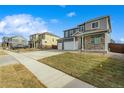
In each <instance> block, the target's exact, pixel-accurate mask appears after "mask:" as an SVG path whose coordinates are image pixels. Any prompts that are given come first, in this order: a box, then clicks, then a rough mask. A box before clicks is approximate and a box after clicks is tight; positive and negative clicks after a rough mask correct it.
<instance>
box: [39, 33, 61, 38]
mask: <svg viewBox="0 0 124 93" xmlns="http://www.w3.org/2000/svg"><path fill="white" fill-rule="evenodd" d="M43 34H47V35H51V36H54V37H58V38H60V37H59V36H57V35H55V34H52V33H50V32H44V33H41V35H43Z"/></svg>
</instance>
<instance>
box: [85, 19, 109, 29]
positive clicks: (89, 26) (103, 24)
mask: <svg viewBox="0 0 124 93" xmlns="http://www.w3.org/2000/svg"><path fill="white" fill-rule="evenodd" d="M97 21H98V26H99V27H98V28H96V29H94V28H92V23H93V22H96V20H95V21H92V22H88V23H85V31H89V30H107V29H108V18H102V19H99V20H97Z"/></svg>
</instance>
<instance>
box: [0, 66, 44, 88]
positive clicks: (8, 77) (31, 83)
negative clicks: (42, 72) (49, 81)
mask: <svg viewBox="0 0 124 93" xmlns="http://www.w3.org/2000/svg"><path fill="white" fill-rule="evenodd" d="M44 87H45V86H44V85H43V84H41V83H40V81H39V80H38V79H37V78H36V77H35V76H34V75H33V74H32V73H31V72H30V71H28V70H27V69H26V68H25V67H24V66H23V65H21V64H14V65H7V66H2V67H0V88H44Z"/></svg>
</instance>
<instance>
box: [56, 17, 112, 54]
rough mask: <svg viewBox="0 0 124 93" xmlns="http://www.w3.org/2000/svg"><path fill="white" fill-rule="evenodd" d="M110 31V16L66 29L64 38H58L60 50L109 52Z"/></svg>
mask: <svg viewBox="0 0 124 93" xmlns="http://www.w3.org/2000/svg"><path fill="white" fill-rule="evenodd" d="M110 33H111V22H110V16H102V17H98V18H95V19H92V20H89V21H86V22H84V23H82V24H80V25H77V26H76V27H75V28H71V29H67V30H65V31H64V38H61V39H59V40H58V50H82V51H105V52H108V51H109V48H108V44H109V43H110V42H111V37H110Z"/></svg>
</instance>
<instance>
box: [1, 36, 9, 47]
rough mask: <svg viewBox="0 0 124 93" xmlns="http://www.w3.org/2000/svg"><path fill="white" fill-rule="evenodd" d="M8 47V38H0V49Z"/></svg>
mask: <svg viewBox="0 0 124 93" xmlns="http://www.w3.org/2000/svg"><path fill="white" fill-rule="evenodd" d="M8 47H9V37H3V38H2V48H3V49H6V48H8Z"/></svg>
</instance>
